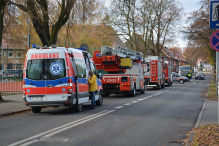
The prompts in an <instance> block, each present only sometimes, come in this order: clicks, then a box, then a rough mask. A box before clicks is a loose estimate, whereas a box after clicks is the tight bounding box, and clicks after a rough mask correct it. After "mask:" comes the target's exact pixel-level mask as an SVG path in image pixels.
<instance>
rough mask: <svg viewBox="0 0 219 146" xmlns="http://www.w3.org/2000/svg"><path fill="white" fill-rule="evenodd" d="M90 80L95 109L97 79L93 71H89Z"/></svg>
mask: <svg viewBox="0 0 219 146" xmlns="http://www.w3.org/2000/svg"><path fill="white" fill-rule="evenodd" d="M89 76H90V77H89V78H88V83H89V93H90V96H91V108H92V109H94V108H95V107H94V105H95V92H96V91H97V81H96V79H97V77H96V76H95V75H94V74H93V72H92V71H89Z"/></svg>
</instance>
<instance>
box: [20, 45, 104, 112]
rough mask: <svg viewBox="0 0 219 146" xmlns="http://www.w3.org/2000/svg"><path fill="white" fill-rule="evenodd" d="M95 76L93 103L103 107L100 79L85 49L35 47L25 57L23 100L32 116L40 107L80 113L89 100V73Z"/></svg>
mask: <svg viewBox="0 0 219 146" xmlns="http://www.w3.org/2000/svg"><path fill="white" fill-rule="evenodd" d="M90 70H92V71H93V72H94V74H95V75H96V76H97V78H98V79H97V86H98V87H97V88H98V90H97V92H96V95H95V100H96V104H97V105H102V102H103V98H102V83H101V76H99V75H98V74H97V69H96V66H95V64H94V62H93V61H92V60H91V55H90V54H89V53H88V52H86V51H85V49H84V48H67V47H56V46H55V45H53V46H52V47H44V48H41V47H36V46H33V48H32V49H29V50H28V52H27V54H26V60H25V64H24V73H23V99H24V102H25V105H27V106H30V107H31V109H32V111H33V113H39V112H40V111H41V109H42V108H43V107H48V106H51V107H59V106H69V107H73V108H74V109H75V110H76V111H78V112H80V111H82V104H83V103H88V102H91V100H90V99H89V84H88V72H89V71H90Z"/></svg>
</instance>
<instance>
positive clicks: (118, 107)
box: [115, 106, 123, 109]
mask: <svg viewBox="0 0 219 146" xmlns="http://www.w3.org/2000/svg"><path fill="white" fill-rule="evenodd" d="M115 108H117V109H120V108H123V106H117V107H115Z"/></svg>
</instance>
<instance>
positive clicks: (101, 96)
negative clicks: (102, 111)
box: [96, 92, 103, 106]
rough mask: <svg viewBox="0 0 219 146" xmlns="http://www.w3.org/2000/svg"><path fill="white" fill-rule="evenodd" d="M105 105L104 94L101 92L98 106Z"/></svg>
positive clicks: (97, 102)
mask: <svg viewBox="0 0 219 146" xmlns="http://www.w3.org/2000/svg"><path fill="white" fill-rule="evenodd" d="M102 104H103V93H102V92H100V94H99V99H98V100H97V101H96V105H97V106H101V105H102Z"/></svg>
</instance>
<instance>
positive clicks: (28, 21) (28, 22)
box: [26, 18, 30, 47]
mask: <svg viewBox="0 0 219 146" xmlns="http://www.w3.org/2000/svg"><path fill="white" fill-rule="evenodd" d="M26 20H27V24H28V47H30V33H29V24H30V20H29V19H27V18H26Z"/></svg>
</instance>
